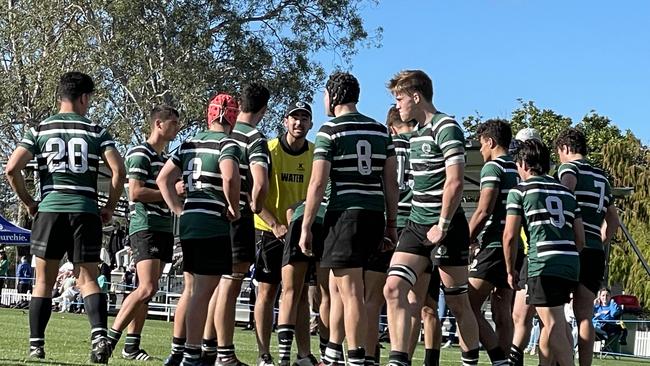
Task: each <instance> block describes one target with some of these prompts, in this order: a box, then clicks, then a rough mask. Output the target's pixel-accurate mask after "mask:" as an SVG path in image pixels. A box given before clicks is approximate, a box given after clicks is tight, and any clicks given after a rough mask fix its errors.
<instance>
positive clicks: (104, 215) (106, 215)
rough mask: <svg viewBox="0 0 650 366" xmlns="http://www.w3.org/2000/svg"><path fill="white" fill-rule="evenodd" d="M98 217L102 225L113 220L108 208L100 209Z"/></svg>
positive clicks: (111, 212) (110, 210)
mask: <svg viewBox="0 0 650 366" xmlns="http://www.w3.org/2000/svg"><path fill="white" fill-rule="evenodd" d="M99 217H100V218H101V219H102V224H108V223H109V222H111V219H112V218H113V210H112V209H110V208H108V207H102V209H101V210H99Z"/></svg>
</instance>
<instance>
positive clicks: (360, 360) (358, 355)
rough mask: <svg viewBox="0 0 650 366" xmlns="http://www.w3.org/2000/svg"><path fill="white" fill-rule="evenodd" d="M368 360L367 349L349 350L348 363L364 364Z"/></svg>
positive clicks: (360, 365)
mask: <svg viewBox="0 0 650 366" xmlns="http://www.w3.org/2000/svg"><path fill="white" fill-rule="evenodd" d="M365 360H366V350H365V349H363V348H357V349H349V350H348V364H350V365H352V366H363V364H364V362H365Z"/></svg>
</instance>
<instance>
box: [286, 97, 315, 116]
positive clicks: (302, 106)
mask: <svg viewBox="0 0 650 366" xmlns="http://www.w3.org/2000/svg"><path fill="white" fill-rule="evenodd" d="M295 111H305V112H307V113H308V114H309V117H311V106H310V105H309V104H307V103H305V102H300V101H298V102H294V103H291V104H289V106H288V107H287V113H285V114H284V116H285V117H287V116H289V115H291V113H293V112H295Z"/></svg>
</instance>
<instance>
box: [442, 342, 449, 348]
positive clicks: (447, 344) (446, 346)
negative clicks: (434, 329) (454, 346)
mask: <svg viewBox="0 0 650 366" xmlns="http://www.w3.org/2000/svg"><path fill="white" fill-rule="evenodd" d="M449 347H451V341H447V343H445V344H443V345H442V347H441V348H449Z"/></svg>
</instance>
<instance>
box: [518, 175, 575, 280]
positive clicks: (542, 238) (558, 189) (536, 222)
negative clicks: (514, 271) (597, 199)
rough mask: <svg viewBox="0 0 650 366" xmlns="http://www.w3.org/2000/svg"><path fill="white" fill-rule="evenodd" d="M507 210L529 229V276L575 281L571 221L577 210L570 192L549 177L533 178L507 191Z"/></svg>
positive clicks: (573, 242)
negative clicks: (519, 218) (520, 219)
mask: <svg viewBox="0 0 650 366" xmlns="http://www.w3.org/2000/svg"><path fill="white" fill-rule="evenodd" d="M506 208H507V210H508V213H507V214H508V215H516V216H519V217H521V218H522V222H523V223H525V225H526V227H527V228H528V233H529V236H528V277H537V276H551V277H560V278H565V279H567V280H571V281H577V280H578V274H579V273H580V259H579V257H578V251H577V249H576V246H575V237H574V234H573V222H574V220H575V218H577V217H580V207H578V203H577V201H576V199H575V196H574V195H573V193H572V192H571V191H569V190H568V189H567V188H566V187H565V186H563V185H562V184H560V182H558V181H556V180H555V179H553V177H551V176H548V175H544V176H535V177H531V178H529V179H528V180H526V181H524V182H521V183H519V184H518V185H517V186H516V187H515V188H513V189H511V190H510V193H509V194H508V203H507V206H506Z"/></svg>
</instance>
